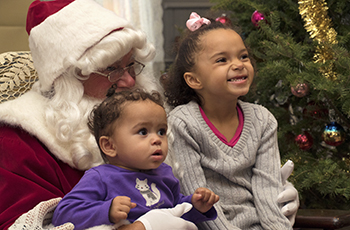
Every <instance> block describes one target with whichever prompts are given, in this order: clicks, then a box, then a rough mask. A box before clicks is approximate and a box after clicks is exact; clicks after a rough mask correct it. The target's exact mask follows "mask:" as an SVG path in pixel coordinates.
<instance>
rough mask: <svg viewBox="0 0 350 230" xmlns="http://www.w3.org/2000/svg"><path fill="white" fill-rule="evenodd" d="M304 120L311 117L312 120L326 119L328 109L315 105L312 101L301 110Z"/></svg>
mask: <svg viewBox="0 0 350 230" xmlns="http://www.w3.org/2000/svg"><path fill="white" fill-rule="evenodd" d="M303 114H304V116H305V118H307V117H312V118H314V119H321V118H326V117H328V114H329V112H328V109H327V108H326V107H324V106H323V105H319V104H316V103H315V102H314V101H311V102H309V103H308V104H307V106H306V107H305V108H304V110H303Z"/></svg>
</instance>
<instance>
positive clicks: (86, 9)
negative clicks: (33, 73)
mask: <svg viewBox="0 0 350 230" xmlns="http://www.w3.org/2000/svg"><path fill="white" fill-rule="evenodd" d="M125 27H129V28H132V26H131V24H130V23H129V22H128V21H127V20H125V19H123V18H121V17H119V16H117V15H116V14H115V13H114V12H112V11H110V10H108V9H105V8H104V7H102V6H101V5H99V4H98V3H96V2H94V1H93V0H75V1H73V2H72V3H70V4H69V5H67V6H65V7H64V8H63V9H61V10H60V11H58V12H57V13H55V14H53V15H50V16H49V17H47V18H46V19H45V20H44V21H43V22H42V23H40V24H39V25H37V26H35V27H34V28H33V29H32V30H31V31H30V36H29V47H30V50H31V53H32V58H33V61H34V66H35V68H36V70H37V72H38V76H39V82H40V84H41V91H43V92H44V91H49V90H50V89H51V87H52V84H53V82H54V80H55V79H56V78H57V77H59V76H60V75H61V74H62V73H64V72H65V70H66V68H65V67H64V61H65V60H66V59H67V58H69V59H70V60H72V59H73V60H78V59H79V58H80V57H81V56H82V55H83V54H84V52H85V51H86V50H87V49H88V48H90V47H92V46H93V45H95V44H96V43H97V42H99V41H100V40H101V39H102V38H103V37H105V36H106V35H108V34H109V33H110V32H111V31H113V30H116V29H119V28H125Z"/></svg>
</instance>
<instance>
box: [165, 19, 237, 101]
mask: <svg viewBox="0 0 350 230" xmlns="http://www.w3.org/2000/svg"><path fill="white" fill-rule="evenodd" d="M209 20H210V21H211V23H210V24H209V25H206V24H203V25H202V26H201V27H200V28H198V29H197V30H195V31H189V30H188V31H187V33H186V34H185V35H184V36H183V37H182V39H181V40H180V43H179V46H178V48H177V54H176V58H175V61H174V63H172V65H171V66H170V69H169V72H168V79H166V81H164V84H163V87H164V90H165V91H164V95H165V97H166V101H167V103H168V104H169V105H171V106H178V105H182V104H187V103H188V102H190V101H192V100H194V101H196V102H197V103H198V104H199V105H201V100H200V97H199V95H197V93H196V92H195V91H194V90H193V89H192V88H190V87H189V86H188V85H187V83H186V81H185V80H184V77H183V76H184V73H186V72H190V71H193V67H194V65H195V58H196V55H197V53H198V52H199V51H200V50H201V49H202V48H203V47H202V46H201V39H200V37H201V36H202V35H204V34H206V33H207V32H209V31H211V30H216V29H231V30H233V28H232V27H231V26H229V25H226V24H222V23H221V22H217V21H215V20H214V19H209Z"/></svg>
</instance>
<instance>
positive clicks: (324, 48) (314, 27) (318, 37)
mask: <svg viewBox="0 0 350 230" xmlns="http://www.w3.org/2000/svg"><path fill="white" fill-rule="evenodd" d="M298 3H299V13H300V15H301V17H302V18H303V19H304V22H305V25H304V26H305V29H306V31H307V32H309V34H310V37H311V38H312V39H314V40H315V41H317V43H318V46H317V47H316V53H315V55H314V59H315V63H318V62H321V63H325V62H326V61H330V62H329V65H328V66H326V67H324V68H322V69H320V72H321V73H322V74H323V75H324V76H325V77H326V78H327V79H331V80H335V79H336V78H337V76H336V73H335V72H334V70H333V69H334V59H333V56H334V55H333V54H334V53H333V51H332V48H331V46H332V45H334V44H337V43H338V42H337V40H336V37H337V32H336V31H335V30H334V29H333V28H332V27H331V24H332V21H331V19H330V18H329V17H328V14H327V10H328V7H327V3H326V2H325V0H300V1H299V2H298Z"/></svg>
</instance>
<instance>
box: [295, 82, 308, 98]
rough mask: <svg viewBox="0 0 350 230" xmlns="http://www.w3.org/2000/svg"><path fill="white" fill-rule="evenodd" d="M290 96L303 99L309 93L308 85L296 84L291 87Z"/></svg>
mask: <svg viewBox="0 0 350 230" xmlns="http://www.w3.org/2000/svg"><path fill="white" fill-rule="evenodd" d="M291 91H292V94H293V95H294V96H296V97H304V96H306V95H307V94H308V93H309V85H308V84H306V83H300V84H297V85H296V86H295V87H293V86H292V87H291Z"/></svg>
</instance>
